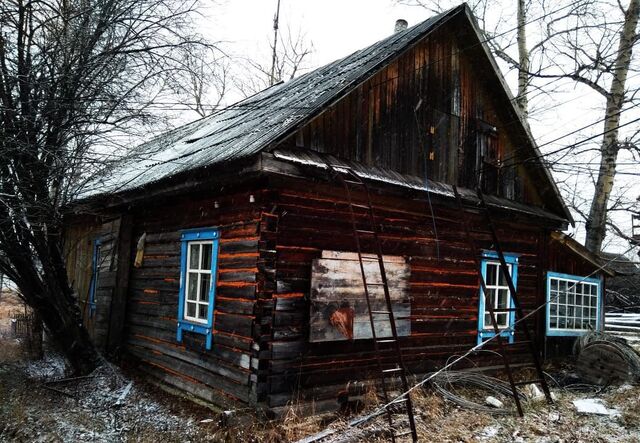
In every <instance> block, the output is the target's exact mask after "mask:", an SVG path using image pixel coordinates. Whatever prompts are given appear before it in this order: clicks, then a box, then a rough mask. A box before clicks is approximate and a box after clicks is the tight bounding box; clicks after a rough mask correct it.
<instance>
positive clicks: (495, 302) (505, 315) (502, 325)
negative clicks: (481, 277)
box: [482, 260, 513, 329]
mask: <svg viewBox="0 0 640 443" xmlns="http://www.w3.org/2000/svg"><path fill="white" fill-rule="evenodd" d="M489 265H495V266H496V276H497V280H498V281H500V277H499V274H500V272H501V270H500V262H499V261H498V260H486V266H487V268H488V267H489ZM507 270H508V271H509V275H513V265H512V264H511V263H507ZM487 274H488V272H487ZM485 278H486V277H485ZM485 286H486V288H487V291H491V290H495V291H496V294H497V293H498V291H499V290H500V289H506V291H507V306H508V307H509V308H510V307H511V304H512V300H511V290H510V289H509V285H508V284H505V285H504V286H501V285H498V284H496V285H490V284H488V283H487V282H486V281H485ZM482 297H483V298H484V303H483V304H484V313H483V315H484V316H483V320H482V321H483V325H484V329H493V323H492V322H491V321H490V322H489V324H484V321H485V320H484V319H485V318H486V316H487V315H488V316H490V315H491V312H490V311H489V309H488V308H487V294H485V293H484V291H483V293H482ZM493 309H500V308H499V307H498V297H494V299H493ZM503 309H504V308H503ZM495 317H496V322H497V319H498V318H500V317H503V318H504V319H505V323H498V329H508V328H509V326H510V325H511V324H510V321H509V318H510V313H509V312H504V313H496V314H495Z"/></svg>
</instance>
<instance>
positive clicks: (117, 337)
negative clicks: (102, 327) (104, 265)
mask: <svg viewBox="0 0 640 443" xmlns="http://www.w3.org/2000/svg"><path fill="white" fill-rule="evenodd" d="M132 236H133V217H132V216H131V215H129V214H125V215H123V216H122V217H121V219H120V235H119V236H118V243H117V262H116V263H117V269H116V286H115V289H114V291H113V297H112V298H111V308H110V311H109V329H108V333H107V344H106V351H107V354H108V355H109V356H110V357H115V356H117V355H118V353H119V351H120V345H121V343H122V338H123V337H122V333H123V330H124V324H125V315H126V307H127V292H128V288H129V273H130V272H129V271H130V269H129V268H130V265H131V242H132Z"/></svg>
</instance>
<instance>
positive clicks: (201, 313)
mask: <svg viewBox="0 0 640 443" xmlns="http://www.w3.org/2000/svg"><path fill="white" fill-rule="evenodd" d="M208 310H209V305H198V318H199V319H201V320H206V319H207V313H208Z"/></svg>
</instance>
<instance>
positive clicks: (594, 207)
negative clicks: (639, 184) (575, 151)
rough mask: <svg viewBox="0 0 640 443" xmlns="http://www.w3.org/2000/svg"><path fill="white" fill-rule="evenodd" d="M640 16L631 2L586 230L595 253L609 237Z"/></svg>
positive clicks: (639, 0)
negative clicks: (610, 207)
mask: <svg viewBox="0 0 640 443" xmlns="http://www.w3.org/2000/svg"><path fill="white" fill-rule="evenodd" d="M639 13H640V0H631V2H630V3H629V8H628V9H627V12H626V14H625V20H624V26H623V28H622V31H621V32H620V40H619V42H618V51H617V56H616V61H615V65H614V71H613V80H612V81H611V88H610V90H609V94H608V96H607V105H606V110H605V121H604V131H603V132H604V137H603V139H602V146H601V148H600V150H601V153H602V157H601V159H600V169H599V171H598V179H597V182H596V187H595V192H594V195H593V200H592V202H591V208H590V210H589V218H588V219H587V224H586V229H587V238H586V243H585V246H586V247H587V248H588V249H589V250H590V251H591V252H594V253H598V252H600V250H601V248H602V242H603V240H604V238H605V235H606V230H607V229H606V221H607V205H608V203H609V197H610V195H611V190H612V188H613V181H614V178H615V175H616V162H617V158H618V152H619V150H620V145H619V140H618V126H619V124H620V115H621V111H622V107H623V105H624V100H625V84H626V81H627V74H628V73H629V66H630V64H631V55H632V51H633V45H634V44H635V42H636V41H637V40H638V32H637V26H638V15H639Z"/></svg>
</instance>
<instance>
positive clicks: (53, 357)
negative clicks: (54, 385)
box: [24, 353, 68, 381]
mask: <svg viewBox="0 0 640 443" xmlns="http://www.w3.org/2000/svg"><path fill="white" fill-rule="evenodd" d="M24 371H25V373H26V374H27V376H28V377H29V378H33V379H35V380H39V381H46V380H54V379H59V378H63V377H65V375H66V374H67V373H68V365H67V362H66V360H65V359H64V357H63V356H62V355H60V354H53V353H48V354H45V356H44V357H43V358H42V359H40V360H32V361H29V362H28V363H26V366H25V368H24Z"/></svg>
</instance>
